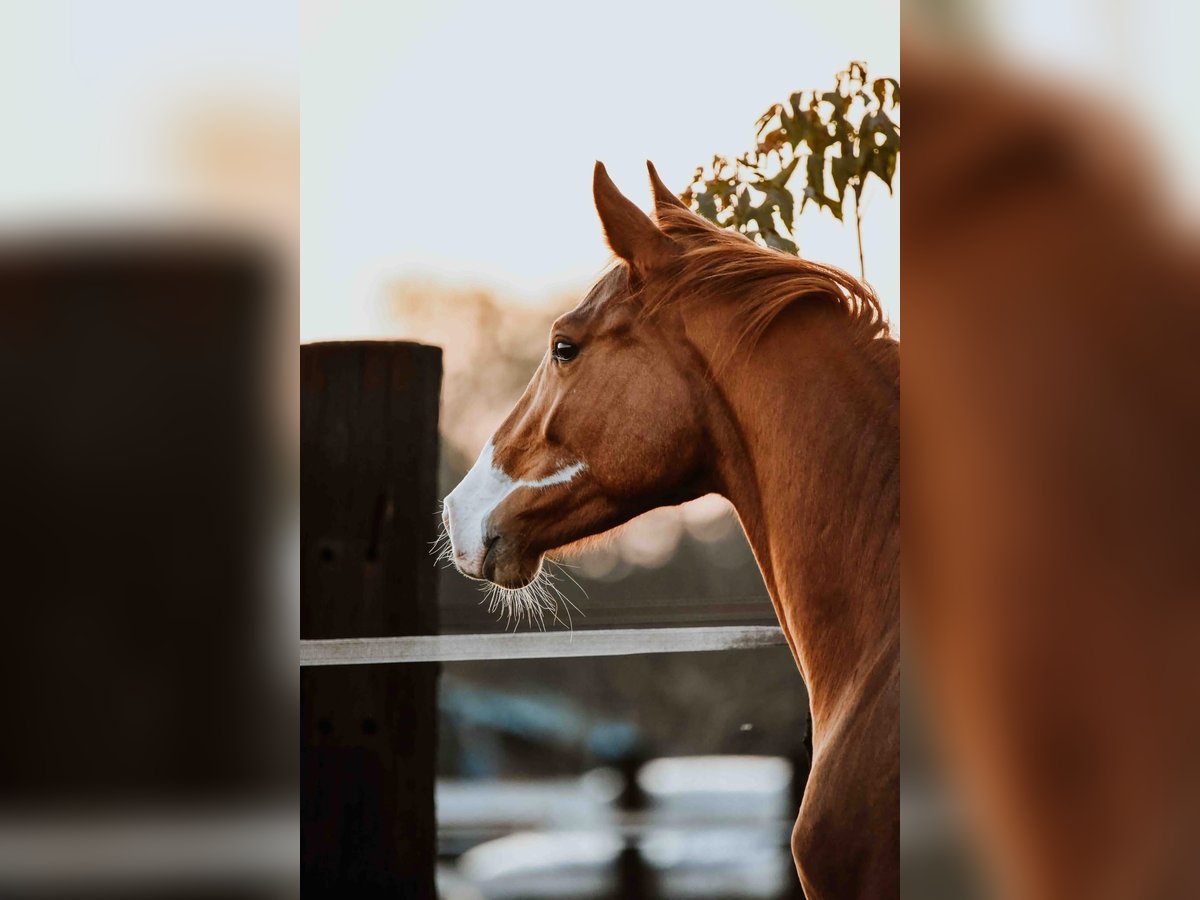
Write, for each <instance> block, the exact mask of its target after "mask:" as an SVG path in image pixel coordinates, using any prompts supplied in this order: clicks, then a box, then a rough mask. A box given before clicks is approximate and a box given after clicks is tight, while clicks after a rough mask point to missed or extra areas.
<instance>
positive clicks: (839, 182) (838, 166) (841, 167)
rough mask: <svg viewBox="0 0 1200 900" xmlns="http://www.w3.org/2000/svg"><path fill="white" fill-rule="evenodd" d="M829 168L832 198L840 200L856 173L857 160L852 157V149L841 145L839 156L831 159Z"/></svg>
mask: <svg viewBox="0 0 1200 900" xmlns="http://www.w3.org/2000/svg"><path fill="white" fill-rule="evenodd" d="M829 168H830V174H832V175H833V190H834V196H836V197H837V198H838V199H839V200H841V199H843V198H844V196H845V193H846V185H847V184H849V183H850V179H851V178H853V177H854V176H855V175H856V174H857V172H858V158H857V157H856V156H855V155H854V148H853V147H848V146H847V145H846V144H842V153H841V155H840V156H835V157H834V158H833V160H832V161H831V163H830V167H829Z"/></svg>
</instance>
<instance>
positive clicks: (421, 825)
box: [300, 341, 441, 900]
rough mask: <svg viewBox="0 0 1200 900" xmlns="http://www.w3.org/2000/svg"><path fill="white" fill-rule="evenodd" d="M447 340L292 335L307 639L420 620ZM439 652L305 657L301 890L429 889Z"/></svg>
mask: <svg viewBox="0 0 1200 900" xmlns="http://www.w3.org/2000/svg"><path fill="white" fill-rule="evenodd" d="M440 381H441V351H440V350H438V349H437V348H435V347H425V346H421V345H418V344H411V343H401V342H365V341H363V342H342V343H327V344H310V345H306V346H304V347H302V348H301V354H300V382H301V385H300V388H301V452H302V471H301V503H302V510H301V547H300V550H301V602H300V634H301V637H302V638H312V639H318V638H324V639H329V638H344V637H349V636H355V637H360V636H371V635H428V634H432V633H435V632H436V631H437V580H436V573H435V570H434V566H433V565H432V563H431V560H430V558H429V554H428V548H429V544H430V542H431V541H432V540H433V538H434V526H435V513H436V511H437V497H436V478H437V449H438V438H437V423H438V397H439V390H440ZM437 675H438V667H437V665H436V664H422V665H415V666H362V667H356V668H349V667H343V668H325V669H304V670H302V671H301V675H300V683H301V715H302V721H301V735H302V737H301V741H302V748H303V754H302V762H303V772H302V782H301V790H302V793H301V887H302V891H303V893H304V896H305V897H309V898H313V897H318V898H338V900H352V898H375V897H379V898H382V897H388V898H433V897H434V896H435V886H434V865H435V862H436V858H437V829H436V822H435V818H434V771H435V758H436V749H437Z"/></svg>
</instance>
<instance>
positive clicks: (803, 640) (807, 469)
mask: <svg viewBox="0 0 1200 900" xmlns="http://www.w3.org/2000/svg"><path fill="white" fill-rule="evenodd" d="M728 333H729V332H728V331H726V334H728ZM897 376H898V371H897V372H896V373H894V374H885V373H884V372H881V371H880V368H879V366H878V364H877V363H875V362H873V361H872V360H871V359H869V358H868V357H867V355H866V354H865V353H864V350H863V348H862V347H861V346H858V345H857V344H856V342H855V341H854V340H853V339H852V337H851V335H850V328H849V323H848V322H847V321H846V320H845V318H844V316H842V314H840V313H837V312H836V311H833V310H827V309H815V310H805V309H804V308H803V303H801V304H798V305H797V306H796V307H794V309H793V310H792V311H788V312H785V313H784V314H783V315H782V316H781V317H780V318H779V319H778V320H776V322H775V323H773V324H772V326H771V327H770V328H768V330H767V332H766V333H765V334H764V335H763V336H762V338H761V339H760V340H759V342H758V343H757V344H756V345H755V346H754V348H753V351H752V352H750V353H748V354H746V355H745V362H744V363H738V362H735V363H732V364H731V365H729V366H727V367H725V368H720V367H719V368H718V369H717V382H718V385H719V387H720V393H721V400H720V402H721V404H722V405H723V406H724V407H725V411H726V414H727V417H728V421H729V423H730V424H729V426H728V427H727V428H726V429H725V430H726V431H728V432H730V433H729V434H726V435H725V436H724V438H718V444H719V445H720V446H721V450H722V453H721V455H722V462H721V468H722V472H721V476H720V477H721V480H722V481H723V485H722V487H723V488H724V489H725V491H726V493H727V495H728V496H729V499H730V500H731V501H732V502H733V504H734V506H735V507H736V509H737V511H738V515H739V516H740V518H741V520H742V524H743V527H744V528H745V530H746V533H747V536H748V538H749V540H750V543H751V546H752V547H753V549H754V553H755V556H756V558H757V559H758V562H759V565H760V567H761V569H762V572H763V577H764V580H765V581H766V584H767V588H768V590H769V591H770V593H771V597H772V600H773V602H774V604H775V608H776V612H777V613H778V615H779V619H780V624H781V626H782V627H783V629H784V632H785V633H786V635H787V638H788V643H789V645H790V646H791V648H792V652H793V653H794V654H795V656H796V660H797V662H798V664H799V666H800V669H801V671H802V673H803V674H804V677H805V680H806V682H807V684H808V688H809V693H810V697H811V700H812V705H813V717H814V724H815V725H816V726H817V727H820V725H821V722H822V719H824V718H826V717H827V716H828V715H831V714H832V710H833V708H834V707H835V706H836V705H837V703H838V700H839V698H840V697H842V696H844V695H845V693H846V691H847V690H852V691H853V690H855V687H856V685H857V684H859V683H860V681H861V679H863V678H867V677H872V673H873V672H876V671H877V670H878V669H879V667H881V666H891V665H893V663H894V662H897V661H898V653H899V632H898V614H899V588H898V578H899V553H900V527H899V511H900V486H899V457H900V446H899V444H900V442H899V422H898V400H899V386H898V383H897V381H896V378H897Z"/></svg>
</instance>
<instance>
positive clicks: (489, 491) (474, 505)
mask: <svg viewBox="0 0 1200 900" xmlns="http://www.w3.org/2000/svg"><path fill="white" fill-rule="evenodd" d="M584 468H585V466H584V464H583V463H582V462H576V463H572V464H571V465H569V466H563V467H562V468H561V469H559V470H558V471H556V472H553V473H551V474H550V475H547V476H546V477H545V478H538V479H536V480H533V481H519V480H514V479H512V478H509V477H508V475H506V474H505V473H504V471H503V470H502V469H500V467H499V466H496V465H494V464H493V462H492V442H491V441H490V440H489V441H488V442H487V444H486V445H484V448H483V450H482V451H481V452H480V454H479V459H477V460H475V465H473V466H471V471H470V472H468V473H467V474H466V477H465V478H463V480H462V481H460V482H459V484H458V487H456V488H455V489H454V490H452V491H451V492H450V493H449V495H448V496H447V497H446V501H445V504H444V507H445V509H446V510H447V511H448V512H449V514H450V544H451V546H452V547H453V548H454V561H455V563H456V564H457V565H458V568H459V569H460V570H461V571H462V572H464V573H465V574H467V575H472V576H474V577H476V578H481V577H483V558H484V556H485V555H486V554H487V547H486V545H485V544H484V540H485V538H486V537H487V527H488V518H489V517H490V516H491V514H492V513H493V512H494V511H495V509H496V507H497V506H499V505H500V504H501V503H503V502H504V499H505V498H506V497H507V496H508V495H509V494H511V493H512V492H513V491H515V490H518V489H520V488H545V487H550V486H551V485H555V484H566V483H567V482H568V481H570V480H571V479H572V478H574V477H575V476H576V475H578V474H579V473H580V472H582V471H583V470H584Z"/></svg>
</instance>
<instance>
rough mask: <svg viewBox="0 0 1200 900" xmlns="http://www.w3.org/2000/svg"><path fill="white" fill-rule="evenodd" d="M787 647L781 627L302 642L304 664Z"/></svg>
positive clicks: (622, 629)
mask: <svg viewBox="0 0 1200 900" xmlns="http://www.w3.org/2000/svg"><path fill="white" fill-rule="evenodd" d="M783 643H785V641H784V638H783V632H782V631H780V630H779V628H778V626H775V625H741V626H713V627H706V628H611V629H604V630H596V631H547V632H541V631H531V632H518V633H516V634H444V635H419V636H413V637H383V638H340V639H333V640H309V641H301V642H300V665H301V666H343V665H355V664H364V663H401V662H403V663H422V662H454V661H461V660H476V659H552V658H558V657H568V656H630V655H633V654H638V653H689V652H696V651H703V650H743V649H753V648H757V647H775V646H778V645H781V644H783Z"/></svg>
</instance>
